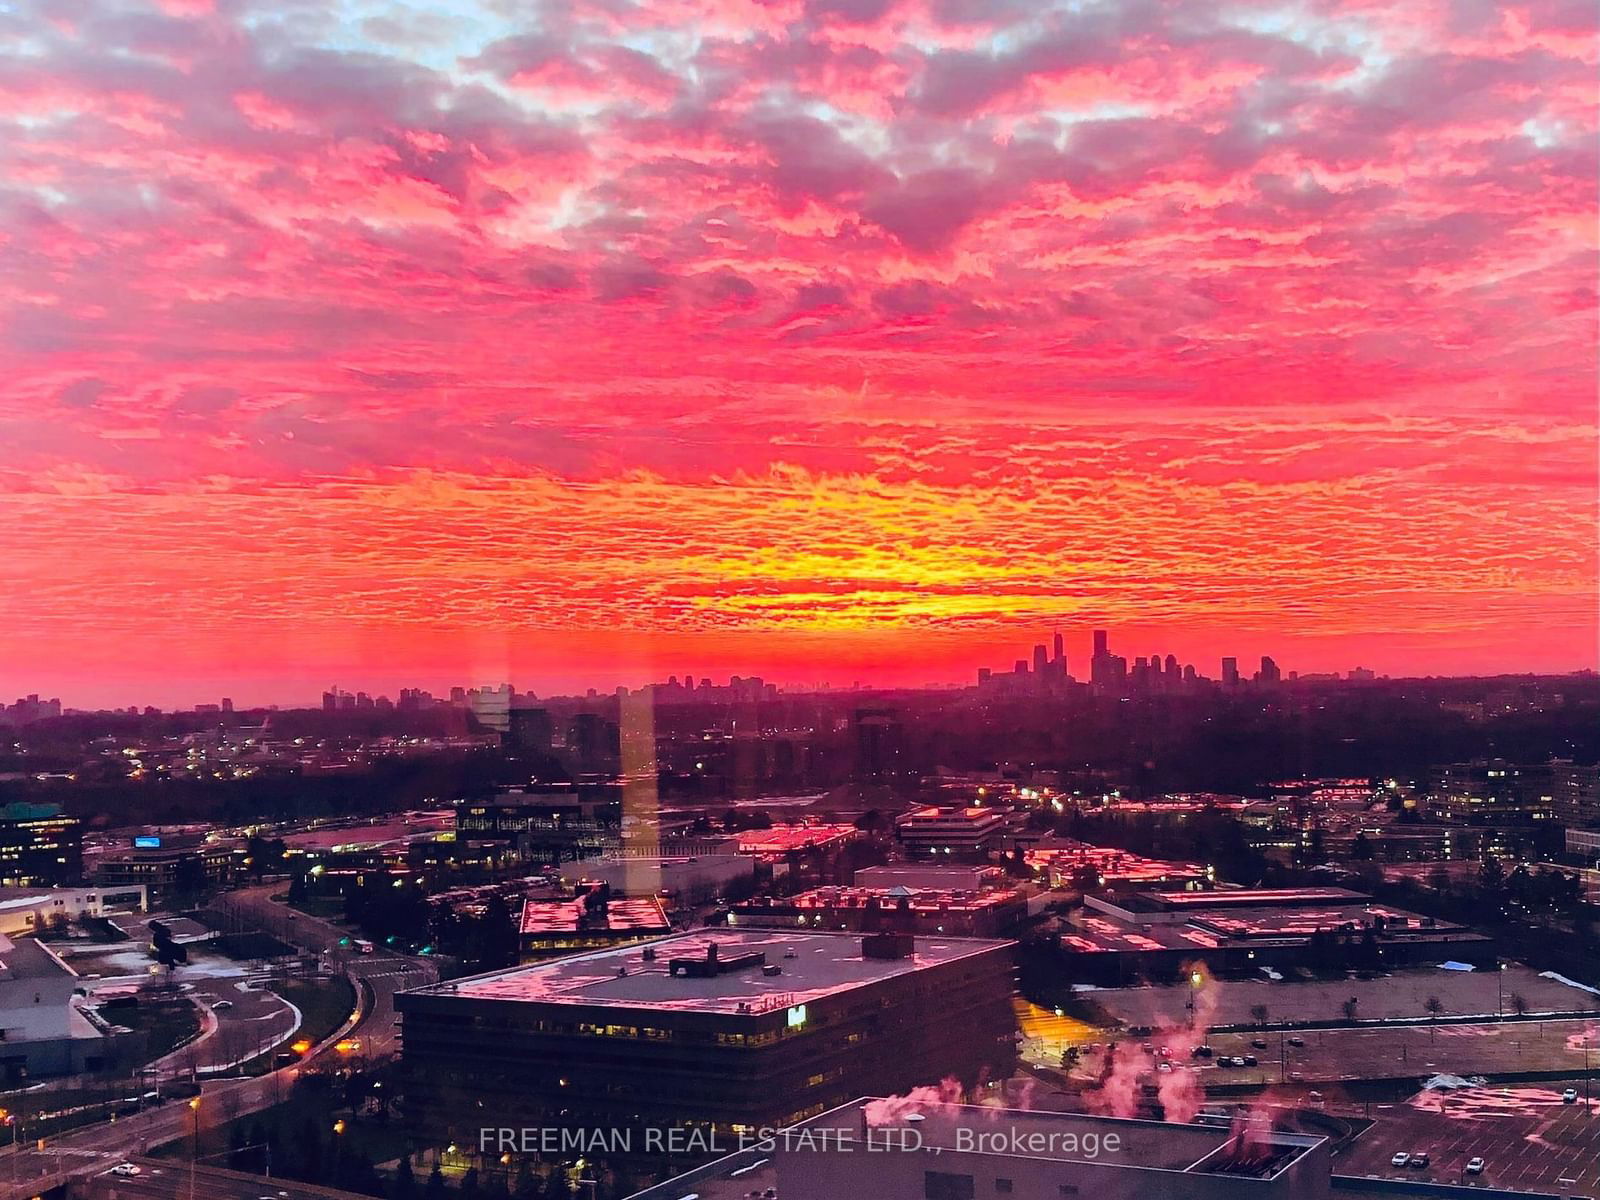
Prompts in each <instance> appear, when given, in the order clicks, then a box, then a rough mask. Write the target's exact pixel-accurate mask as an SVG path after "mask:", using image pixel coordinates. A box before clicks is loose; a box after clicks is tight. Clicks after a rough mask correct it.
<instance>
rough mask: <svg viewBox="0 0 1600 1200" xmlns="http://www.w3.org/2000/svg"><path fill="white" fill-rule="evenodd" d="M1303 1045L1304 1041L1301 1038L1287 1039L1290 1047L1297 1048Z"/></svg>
mask: <svg viewBox="0 0 1600 1200" xmlns="http://www.w3.org/2000/svg"><path fill="white" fill-rule="evenodd" d="M1305 1044H1306V1040H1305V1038H1303V1037H1292V1038H1290V1039H1289V1045H1291V1046H1295V1047H1299V1046H1304V1045H1305Z"/></svg>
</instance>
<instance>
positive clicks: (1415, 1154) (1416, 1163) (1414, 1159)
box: [1406, 1150, 1428, 1169]
mask: <svg viewBox="0 0 1600 1200" xmlns="http://www.w3.org/2000/svg"><path fill="white" fill-rule="evenodd" d="M1427 1165H1428V1156H1427V1154H1426V1153H1424V1152H1423V1151H1420V1150H1413V1151H1412V1152H1411V1161H1410V1162H1408V1163H1407V1164H1406V1166H1408V1167H1417V1168H1419V1169H1420V1168H1422V1167H1425V1166H1427Z"/></svg>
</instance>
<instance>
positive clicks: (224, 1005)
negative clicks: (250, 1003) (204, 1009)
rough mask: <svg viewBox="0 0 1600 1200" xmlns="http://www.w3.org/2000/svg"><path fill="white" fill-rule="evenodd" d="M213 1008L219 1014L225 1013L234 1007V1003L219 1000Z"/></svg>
mask: <svg viewBox="0 0 1600 1200" xmlns="http://www.w3.org/2000/svg"><path fill="white" fill-rule="evenodd" d="M211 1007H212V1008H213V1009H214V1010H216V1011H217V1012H225V1011H226V1010H228V1009H230V1008H232V1007H233V1001H232V1000H218V1001H217V1002H216V1003H215V1004H213V1005H212V1006H211Z"/></svg>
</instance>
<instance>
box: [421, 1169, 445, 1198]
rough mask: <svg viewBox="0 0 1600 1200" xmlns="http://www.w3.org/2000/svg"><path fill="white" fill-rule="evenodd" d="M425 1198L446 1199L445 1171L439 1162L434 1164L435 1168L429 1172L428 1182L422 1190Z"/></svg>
mask: <svg viewBox="0 0 1600 1200" xmlns="http://www.w3.org/2000/svg"><path fill="white" fill-rule="evenodd" d="M422 1196H423V1200H444V1172H443V1171H441V1170H440V1169H439V1164H438V1163H434V1164H433V1170H431V1171H429V1172H428V1183H427V1186H425V1187H424V1188H423V1190H422Z"/></svg>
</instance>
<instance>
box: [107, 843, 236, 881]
mask: <svg viewBox="0 0 1600 1200" xmlns="http://www.w3.org/2000/svg"><path fill="white" fill-rule="evenodd" d="M243 858H244V846H243V843H242V842H237V841H227V842H207V841H205V840H204V839H203V838H199V837H180V838H173V837H136V838H134V840H133V845H132V846H131V847H130V848H128V849H126V850H117V851H112V852H111V853H109V854H104V855H101V856H100V857H99V858H97V859H96V860H95V863H94V881H95V884H96V885H97V886H99V887H101V888H122V887H132V886H138V885H142V886H144V887H145V888H147V889H149V892H150V893H151V894H153V895H154V894H170V893H174V892H197V891H200V890H201V889H202V888H206V887H211V886H215V885H217V884H223V883H227V882H228V880H230V879H231V878H233V873H234V870H235V869H236V868H237V867H238V866H239V865H240V864H241V863H242V860H243Z"/></svg>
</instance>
